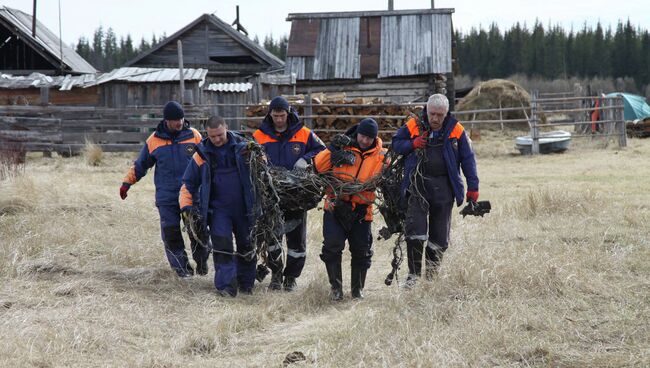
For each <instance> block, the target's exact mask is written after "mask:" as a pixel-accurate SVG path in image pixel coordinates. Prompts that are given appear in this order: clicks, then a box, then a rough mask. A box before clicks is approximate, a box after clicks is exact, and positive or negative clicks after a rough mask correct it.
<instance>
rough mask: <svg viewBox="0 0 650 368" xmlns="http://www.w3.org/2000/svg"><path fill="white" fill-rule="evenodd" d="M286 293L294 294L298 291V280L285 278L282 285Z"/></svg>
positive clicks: (289, 277)
mask: <svg viewBox="0 0 650 368" xmlns="http://www.w3.org/2000/svg"><path fill="white" fill-rule="evenodd" d="M282 286H283V287H284V291H286V292H292V291H294V290H296V278H295V277H291V276H285V277H284V283H283V284H282Z"/></svg>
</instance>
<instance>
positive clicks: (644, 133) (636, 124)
mask: <svg viewBox="0 0 650 368" xmlns="http://www.w3.org/2000/svg"><path fill="white" fill-rule="evenodd" d="M626 128H627V136H628V137H635V138H647V137H650V117H648V118H645V119H643V120H635V121H628V122H627V123H626Z"/></svg>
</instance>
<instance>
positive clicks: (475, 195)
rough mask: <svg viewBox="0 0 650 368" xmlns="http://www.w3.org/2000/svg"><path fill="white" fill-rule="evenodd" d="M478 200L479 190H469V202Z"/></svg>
mask: <svg viewBox="0 0 650 368" xmlns="http://www.w3.org/2000/svg"><path fill="white" fill-rule="evenodd" d="M469 201H472V202H478V190H477V191H475V192H474V191H467V202H469Z"/></svg>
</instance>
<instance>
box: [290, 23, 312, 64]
mask: <svg viewBox="0 0 650 368" xmlns="http://www.w3.org/2000/svg"><path fill="white" fill-rule="evenodd" d="M319 31H320V19H301V20H295V21H293V22H291V33H290V34H289V45H288V47H287V57H295V56H315V55H316V42H317V41H318V32H319Z"/></svg>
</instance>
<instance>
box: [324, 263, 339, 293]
mask: <svg viewBox="0 0 650 368" xmlns="http://www.w3.org/2000/svg"><path fill="white" fill-rule="evenodd" d="M325 268H327V277H328V278H329V281H330V286H331V287H332V294H331V299H332V300H333V301H340V300H343V282H342V280H343V271H342V270H341V262H327V263H325Z"/></svg>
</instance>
